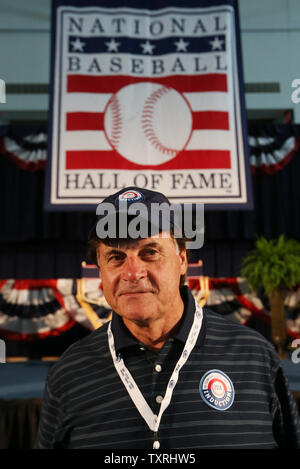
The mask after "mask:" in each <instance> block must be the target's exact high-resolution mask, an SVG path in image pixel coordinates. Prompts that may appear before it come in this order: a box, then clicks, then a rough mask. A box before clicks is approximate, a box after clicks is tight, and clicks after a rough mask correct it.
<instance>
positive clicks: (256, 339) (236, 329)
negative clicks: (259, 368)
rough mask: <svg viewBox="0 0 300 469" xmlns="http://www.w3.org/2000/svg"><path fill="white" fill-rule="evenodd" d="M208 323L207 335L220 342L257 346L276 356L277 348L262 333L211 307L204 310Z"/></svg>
mask: <svg viewBox="0 0 300 469" xmlns="http://www.w3.org/2000/svg"><path fill="white" fill-rule="evenodd" d="M204 314H205V316H206V321H207V333H208V335H211V336H212V337H214V338H218V337H219V338H220V340H224V341H225V340H226V339H228V340H229V341H231V342H232V343H235V344H237V343H241V344H242V345H243V346H246V345H247V344H248V345H256V346H257V347H261V348H264V349H266V351H268V353H270V354H272V355H273V354H275V347H274V346H273V344H272V343H271V342H270V341H269V340H267V339H266V338H265V337H264V336H263V335H262V334H261V333H260V332H258V331H256V330H254V329H252V328H250V327H249V326H247V325H246V324H242V323H240V322H238V321H235V320H233V319H229V318H227V317H226V316H223V315H221V314H220V313H216V312H215V311H213V310H211V309H210V308H209V307H205V308H204Z"/></svg>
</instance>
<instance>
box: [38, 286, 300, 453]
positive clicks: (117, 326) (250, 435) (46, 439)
mask: <svg viewBox="0 0 300 469" xmlns="http://www.w3.org/2000/svg"><path fill="white" fill-rule="evenodd" d="M181 296H182V299H183V301H184V313H183V316H182V319H181V321H180V323H179V325H178V328H177V330H176V331H175V333H174V335H173V337H172V338H170V339H169V340H167V342H166V343H165V344H164V346H163V347H162V349H161V350H160V351H159V353H156V352H154V351H153V350H151V349H149V348H148V347H146V346H145V345H144V344H142V343H140V342H139V341H138V340H136V338H135V337H133V336H132V334H131V333H130V332H129V330H128V329H127V328H126V326H125V325H124V323H123V321H122V319H121V318H120V317H119V316H118V315H116V314H114V315H113V319H112V332H113V334H114V340H115V347H116V352H117V354H121V356H122V358H123V360H124V362H125V364H126V366H127V368H128V370H129V371H130V373H131V374H132V376H133V378H134V380H135V381H136V383H137V385H138V386H139V388H140V391H141V392H142V394H143V396H144V397H145V399H146V401H147V402H148V404H149V406H150V407H151V408H152V410H153V412H154V413H155V414H158V412H159V409H160V404H161V401H162V399H163V397H164V395H165V392H166V386H167V383H168V381H169V378H170V376H171V374H172V371H173V369H174V367H175V364H176V363H177V361H178V358H179V357H180V354H181V353H182V350H183V347H184V344H185V342H186V339H187V336H188V333H189V331H190V328H191V325H192V322H193V319H194V312H195V302H194V298H193V296H192V294H191V292H190V290H189V289H188V288H187V287H183V288H182V289H181ZM107 327H108V326H107V324H106V325H104V326H102V327H101V328H100V329H97V330H96V331H94V332H92V333H91V334H90V335H89V336H88V337H85V338H84V339H82V340H80V341H79V342H76V343H75V344H73V345H72V346H71V347H69V349H68V350H67V351H66V352H65V353H64V354H63V355H62V357H61V358H60V360H59V361H58V362H57V363H56V364H55V365H54V366H53V367H52V369H51V371H50V373H49V375H48V379H47V384H46V390H45V397H44V402H43V409H42V414H41V419H40V427H39V433H38V437H37V442H36V447H37V448H74V449H77V448H78V449H80V448H103V449H108V448H110V449H133V448H137V449H152V447H153V441H154V434H153V432H152V431H151V430H150V429H149V427H148V425H147V424H146V422H145V421H144V419H143V418H142V416H141V415H140V414H139V412H138V410H137V408H136V406H135V404H134V402H133V401H132V399H131V398H130V396H129V394H128V392H127V390H126V388H125V387H124V385H123V383H122V381H121V379H120V377H119V375H118V373H117V371H116V370H115V367H114V364H113V361H112V357H111V355H110V351H109V347H108V340H107ZM157 437H158V440H159V441H160V445H161V446H160V449H161V450H162V451H163V450H164V449H177V448H178V449H201V448H236V449H240V448H245V449H251V448H252V449H254V448H258V449H260V448H300V432H299V417H298V413H297V409H296V406H295V402H294V400H293V398H292V395H291V393H290V391H289V389H288V384H287V380H286V377H285V376H284V374H283V371H282V368H281V365H280V361H279V360H278V357H277V355H276V353H275V350H274V348H273V346H272V345H271V344H270V343H269V342H268V341H267V340H265V339H264V338H263V337H262V336H261V335H260V334H258V333H256V332H255V331H252V330H251V329H249V328H247V327H246V326H243V325H240V324H237V323H235V322H232V321H229V320H227V319H226V318H224V317H222V316H220V315H218V314H216V313H214V312H212V311H210V310H209V309H206V308H204V309H203V321H202V326H201V330H200V334H199V336H198V339H197V342H196V345H195V347H194V349H193V350H192V352H191V354H190V356H189V359H188V361H187V362H186V363H185V365H184V366H183V368H182V369H181V370H180V373H179V379H178V382H177V385H176V387H175V389H174V391H173V395H172V399H171V402H170V404H169V406H168V407H167V408H166V410H165V412H164V413H163V416H162V419H161V423H160V427H159V430H158V435H157Z"/></svg>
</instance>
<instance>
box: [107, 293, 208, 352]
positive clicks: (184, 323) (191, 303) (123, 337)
mask: <svg viewBox="0 0 300 469" xmlns="http://www.w3.org/2000/svg"><path fill="white" fill-rule="evenodd" d="M180 294H181V298H182V300H183V303H184V311H183V315H182V318H181V320H180V324H179V328H178V329H177V331H176V333H175V334H174V336H173V338H174V339H177V340H179V341H180V342H182V343H185V342H186V340H187V337H188V334H189V332H190V329H191V327H192V324H193V320H194V313H195V300H194V297H193V295H192V293H191V291H190V289H189V288H188V287H187V286H184V287H181V289H180ZM111 329H112V333H113V335H114V341H115V348H116V353H117V354H118V353H120V352H121V350H123V349H125V348H127V347H131V346H136V345H139V341H138V340H137V339H136V338H135V337H134V336H133V335H132V334H131V332H130V331H129V330H128V329H127V327H126V326H125V324H124V322H123V320H122V318H121V316H119V315H118V314H116V313H115V312H113V316H112V322H111ZM205 331H206V317H205V313H204V311H203V321H202V326H201V330H200V333H199V336H198V339H197V342H196V347H199V346H200V345H202V343H203V340H204V336H205Z"/></svg>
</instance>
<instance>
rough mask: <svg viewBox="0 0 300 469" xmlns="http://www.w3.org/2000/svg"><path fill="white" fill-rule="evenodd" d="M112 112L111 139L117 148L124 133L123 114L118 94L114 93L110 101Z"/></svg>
mask: <svg viewBox="0 0 300 469" xmlns="http://www.w3.org/2000/svg"><path fill="white" fill-rule="evenodd" d="M110 108H111V114H112V129H111V137H110V141H111V144H112V145H113V147H114V148H117V147H118V145H119V142H120V138H121V133H122V115H121V108H120V102H119V99H118V97H117V96H116V95H114V96H113V97H112V99H111V102H110Z"/></svg>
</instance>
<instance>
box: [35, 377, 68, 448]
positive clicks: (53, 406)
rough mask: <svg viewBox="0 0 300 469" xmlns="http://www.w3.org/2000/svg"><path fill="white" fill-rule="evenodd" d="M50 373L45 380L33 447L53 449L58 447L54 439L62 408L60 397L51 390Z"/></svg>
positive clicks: (59, 423) (58, 427)
mask: <svg viewBox="0 0 300 469" xmlns="http://www.w3.org/2000/svg"><path fill="white" fill-rule="evenodd" d="M50 373H51V372H50ZM50 373H49V374H48V377H47V380H46V387H45V393H44V397H43V404H42V411H41V415H40V420H39V428H38V433H37V438H36V442H35V449H55V448H57V447H58V446H57V443H56V441H57V435H58V433H59V429H60V428H61V420H62V419H61V415H62V408H61V400H60V398H59V397H58V396H57V395H55V394H54V392H53V391H52V387H53V388H54V386H53V384H51V374H50Z"/></svg>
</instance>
